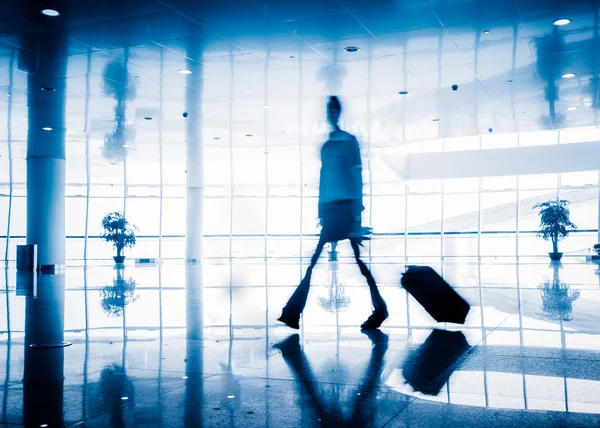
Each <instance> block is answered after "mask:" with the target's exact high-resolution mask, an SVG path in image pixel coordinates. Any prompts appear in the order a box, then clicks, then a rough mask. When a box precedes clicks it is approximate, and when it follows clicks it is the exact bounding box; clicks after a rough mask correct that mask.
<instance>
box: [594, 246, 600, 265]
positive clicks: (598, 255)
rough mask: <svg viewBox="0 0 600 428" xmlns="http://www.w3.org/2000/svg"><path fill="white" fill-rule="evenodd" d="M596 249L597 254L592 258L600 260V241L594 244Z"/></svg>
mask: <svg viewBox="0 0 600 428" xmlns="http://www.w3.org/2000/svg"><path fill="white" fill-rule="evenodd" d="M594 251H595V252H596V255H595V256H592V260H594V261H600V243H599V244H594Z"/></svg>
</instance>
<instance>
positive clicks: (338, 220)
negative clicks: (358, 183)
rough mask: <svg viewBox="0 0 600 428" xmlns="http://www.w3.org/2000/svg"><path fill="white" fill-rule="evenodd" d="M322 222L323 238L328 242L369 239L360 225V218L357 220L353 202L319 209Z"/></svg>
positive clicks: (334, 204) (328, 205)
mask: <svg viewBox="0 0 600 428" xmlns="http://www.w3.org/2000/svg"><path fill="white" fill-rule="evenodd" d="M319 218H320V222H321V226H322V229H321V237H322V238H323V239H325V241H326V242H337V241H343V240H344V239H350V238H355V239H358V240H363V239H368V237H367V236H365V234H363V233H362V232H363V231H366V228H365V229H363V228H362V227H361V224H360V217H359V218H358V219H357V218H356V213H355V208H354V205H353V201H351V200H343V201H336V202H330V203H327V204H323V205H322V206H321V207H320V209H319Z"/></svg>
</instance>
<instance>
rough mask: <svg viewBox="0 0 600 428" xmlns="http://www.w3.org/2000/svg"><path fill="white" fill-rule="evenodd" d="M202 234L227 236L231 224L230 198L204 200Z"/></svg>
mask: <svg viewBox="0 0 600 428" xmlns="http://www.w3.org/2000/svg"><path fill="white" fill-rule="evenodd" d="M203 215H204V234H205V235H229V230H230V223H231V199H230V198H204V213H203Z"/></svg>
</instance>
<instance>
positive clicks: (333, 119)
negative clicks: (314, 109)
mask: <svg viewBox="0 0 600 428" xmlns="http://www.w3.org/2000/svg"><path fill="white" fill-rule="evenodd" d="M341 114H342V104H341V103H340V100H339V99H338V97H336V96H335V95H332V96H331V97H329V102H328V103H327V120H329V123H330V124H331V125H332V126H337V124H338V122H339V121H340V115H341Z"/></svg>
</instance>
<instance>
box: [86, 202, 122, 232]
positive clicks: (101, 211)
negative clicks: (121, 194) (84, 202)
mask: <svg viewBox="0 0 600 428" xmlns="http://www.w3.org/2000/svg"><path fill="white" fill-rule="evenodd" d="M112 211H123V198H90V212H89V219H88V235H89V236H100V233H101V232H102V218H103V217H104V216H105V215H106V214H107V213H109V212H112Z"/></svg>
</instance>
